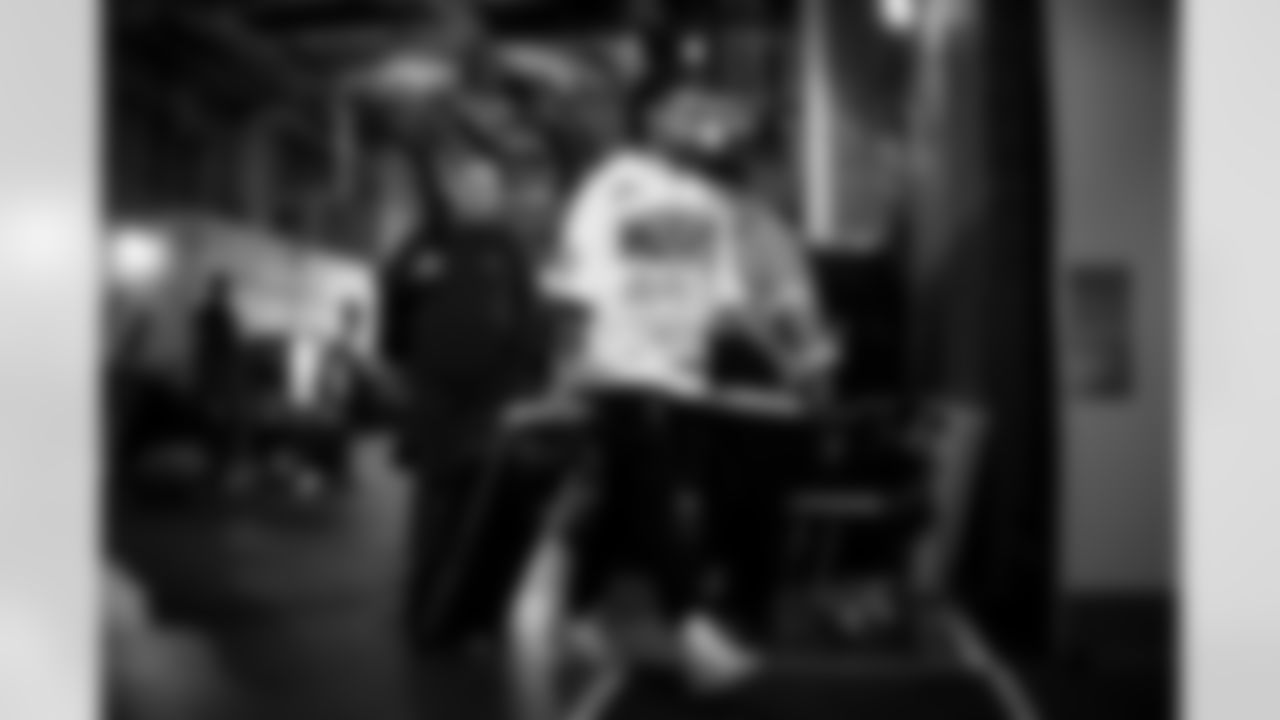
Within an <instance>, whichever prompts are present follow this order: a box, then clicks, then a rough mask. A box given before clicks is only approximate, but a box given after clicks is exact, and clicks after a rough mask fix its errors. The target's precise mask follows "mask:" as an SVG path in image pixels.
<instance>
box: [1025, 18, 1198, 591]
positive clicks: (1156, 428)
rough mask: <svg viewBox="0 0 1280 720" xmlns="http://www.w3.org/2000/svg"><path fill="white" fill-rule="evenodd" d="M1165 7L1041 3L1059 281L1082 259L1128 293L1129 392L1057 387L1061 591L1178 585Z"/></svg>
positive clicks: (1170, 111)
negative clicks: (1124, 274) (1118, 272)
mask: <svg viewBox="0 0 1280 720" xmlns="http://www.w3.org/2000/svg"><path fill="white" fill-rule="evenodd" d="M1171 5H1172V3H1167V2H1160V1H1157V0H1050V2H1049V3H1048V7H1049V11H1050V12H1049V19H1050V25H1049V27H1050V32H1049V40H1050V44H1051V50H1052V55H1051V72H1052V83H1053V85H1052V88H1053V91H1052V103H1053V105H1054V112H1053V116H1052V117H1053V122H1054V124H1055V128H1054V131H1055V133H1056V144H1057V146H1056V155H1057V157H1056V162H1057V164H1056V172H1057V177H1056V178H1055V180H1056V183H1057V212H1058V218H1059V227H1058V241H1059V270H1060V272H1059V278H1060V281H1062V280H1065V277H1066V273H1067V271H1068V269H1069V268H1071V267H1073V266H1074V265H1076V264H1078V263H1080V262H1093V261H1108V262H1112V261H1113V262H1117V263H1121V264H1123V265H1124V266H1125V267H1127V268H1129V271H1130V272H1131V273H1132V277H1133V282H1134V288H1133V296H1134V298H1135V299H1134V302H1135V307H1134V318H1135V320H1134V327H1135V332H1136V336H1135V337H1134V339H1133V342H1134V345H1135V352H1136V360H1135V363H1136V372H1135V380H1136V386H1135V387H1134V388H1133V391H1132V394H1131V395H1129V396H1127V397H1125V398H1121V399H1120V400H1118V401H1116V402H1110V401H1103V400H1094V399H1088V398H1083V397H1078V396H1073V395H1071V394H1070V393H1068V392H1067V391H1066V388H1065V387H1064V391H1063V398H1064V403H1063V408H1064V410H1063V411H1064V413H1065V416H1064V419H1063V420H1064V422H1063V433H1064V437H1063V442H1064V456H1065V462H1066V468H1065V471H1066V472H1065V476H1064V479H1063V492H1064V497H1063V500H1064V503H1063V512H1064V513H1065V517H1064V522H1063V526H1062V527H1063V529H1064V532H1065V538H1064V542H1063V545H1062V548H1063V553H1064V556H1063V558H1062V565H1061V566H1062V568H1063V572H1064V578H1063V580H1064V582H1065V588H1066V590H1067V591H1068V592H1072V591H1075V592H1115V591H1121V592H1124V591H1150V590H1161V589H1166V588H1169V587H1170V586H1171V584H1172V583H1173V581H1174V573H1175V565H1176V557H1175V554H1174V531H1175V523H1174V520H1175V518H1174V512H1175V503H1174V499H1175V496H1176V490H1177V468H1176V466H1175V464H1174V458H1175V454H1176V446H1175V444H1174V430H1175V427H1176V425H1175V410H1176V402H1175V390H1176V386H1175V377H1174V374H1175V371H1176V368H1175V364H1174V361H1175V358H1174V349H1175V337H1174V331H1175V323H1176V314H1175V298H1176V293H1175V288H1174V287H1173V285H1172V282H1173V278H1174V273H1175V259H1176V241H1175V238H1176V234H1175V233H1176V225H1175V205H1174V200H1175V198H1174V194H1173V193H1174V170H1175V168H1174V156H1173V154H1174V150H1175V138H1174V118H1175V116H1174V100H1175V97H1174V93H1175V91H1176V77H1175V75H1174V69H1175V67H1174V66H1175V48H1174V46H1173V43H1174V19H1173V15H1174V13H1173V10H1172V8H1171V7H1170V6H1171ZM1059 289H1060V290H1065V283H1064V282H1060V288H1059ZM1060 298H1061V299H1064V300H1065V295H1064V294H1063V295H1060ZM1060 307H1063V309H1064V311H1065V306H1064V303H1060ZM1060 326H1065V323H1061V324H1060ZM1064 339H1065V338H1064ZM1064 357H1065V354H1064Z"/></svg>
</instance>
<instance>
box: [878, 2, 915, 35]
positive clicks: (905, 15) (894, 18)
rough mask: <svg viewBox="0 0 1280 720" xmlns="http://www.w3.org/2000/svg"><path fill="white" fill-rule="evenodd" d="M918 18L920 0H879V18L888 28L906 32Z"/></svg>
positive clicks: (913, 25)
mask: <svg viewBox="0 0 1280 720" xmlns="http://www.w3.org/2000/svg"><path fill="white" fill-rule="evenodd" d="M919 19H920V0H880V20H881V22H883V23H884V24H885V26H886V27H888V28H889V29H890V30H893V31H895V32H907V31H909V30H911V29H912V28H914V27H915V25H916V22H917V21H918V20H919Z"/></svg>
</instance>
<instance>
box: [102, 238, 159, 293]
mask: <svg viewBox="0 0 1280 720" xmlns="http://www.w3.org/2000/svg"><path fill="white" fill-rule="evenodd" d="M171 252H172V248H171V247H170V245H169V244H168V242H166V239H165V238H164V237H163V236H162V235H160V234H159V233H156V232H154V231H151V230H149V229H145V228H126V229H123V230H121V231H120V232H119V233H118V234H117V235H116V236H115V238H114V239H113V240H112V242H111V247H110V251H109V255H108V262H109V263H110V265H109V272H110V274H111V279H112V280H113V281H114V282H115V283H117V284H118V285H120V286H122V287H125V288H130V289H143V288H147V287H151V286H152V285H154V284H156V283H157V282H159V281H160V280H162V279H163V278H164V276H165V275H167V274H168V272H169V269H170V264H171V262H172V257H171Z"/></svg>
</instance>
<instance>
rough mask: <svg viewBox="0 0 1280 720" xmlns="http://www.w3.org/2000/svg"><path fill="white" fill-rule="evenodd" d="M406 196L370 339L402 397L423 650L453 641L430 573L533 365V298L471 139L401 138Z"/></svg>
mask: <svg viewBox="0 0 1280 720" xmlns="http://www.w3.org/2000/svg"><path fill="white" fill-rule="evenodd" d="M396 152H398V153H399V155H398V158H399V160H400V161H401V162H403V163H404V164H405V165H404V167H405V168H406V169H407V171H408V172H407V174H406V179H407V181H408V183H407V184H408V187H409V188H410V192H409V197H410V198H411V200H410V202H409V203H408V204H407V206H406V207H403V208H400V209H399V210H396V211H395V212H397V213H399V214H400V218H399V221H398V227H392V228H390V230H391V231H394V233H389V234H392V235H393V239H391V240H389V241H388V243H387V251H386V252H384V255H383V260H382V263H381V267H382V270H381V273H382V281H381V285H382V291H383V307H384V313H385V316H386V325H385V326H384V328H383V332H382V333H381V335H382V345H383V350H384V352H385V353H386V355H387V356H388V357H389V359H390V360H391V361H392V362H393V363H394V364H395V365H396V366H397V369H398V372H399V375H400V376H401V379H402V381H403V384H404V386H405V387H406V388H407V389H408V392H409V393H411V395H412V400H411V401H410V403H409V404H410V405H411V406H412V407H411V409H410V411H409V412H408V414H407V416H406V423H405V426H404V430H405V432H404V433H403V434H404V438H403V445H404V446H405V448H406V451H407V453H408V455H409V457H410V460H411V462H412V463H413V464H414V466H415V467H416V468H417V472H416V473H415V474H416V475H417V476H418V478H419V488H418V493H417V500H416V502H417V503H418V510H417V511H416V513H415V515H416V517H415V528H416V529H417V531H418V534H419V537H418V538H417V539H416V540H415V543H414V549H413V551H412V552H413V553H414V554H415V556H416V557H415V558H414V560H413V566H414V569H413V577H412V578H411V580H410V585H411V589H410V601H409V602H410V614H411V616H412V618H411V622H412V623H413V625H414V628H415V635H416V637H417V638H418V639H419V640H420V641H422V642H423V643H425V644H426V645H428V646H431V647H450V646H454V645H456V644H458V643H460V642H462V640H463V639H464V637H463V636H464V635H465V634H466V633H467V632H469V631H470V630H471V629H472V626H473V625H474V621H473V620H472V619H470V618H467V617H462V616H460V615H459V613H462V614H463V615H465V614H466V611H467V605H468V603H467V602H466V600H465V598H464V599H461V600H453V599H450V600H447V601H446V600H443V599H441V598H439V597H438V596H437V594H436V593H435V589H434V586H435V584H436V583H435V580H434V579H435V578H436V577H437V576H438V574H439V573H440V572H441V571H442V569H443V568H445V567H446V566H447V565H448V563H449V562H451V561H452V558H451V557H450V555H451V553H452V552H453V551H454V545H455V535H456V534H457V532H459V524H460V523H461V522H462V521H463V520H464V518H463V517H462V516H463V515H464V513H463V512H462V510H463V509H464V508H465V507H466V506H467V505H468V503H469V502H470V495H471V493H472V492H473V490H474V488H475V485H476V482H475V475H476V472H477V468H478V467H479V466H481V465H483V460H484V459H485V457H486V454H487V453H488V452H489V451H490V445H491V443H490V440H491V439H492V436H493V430H494V426H495V421H496V417H497V415H498V413H499V411H500V408H501V407H502V405H503V404H504V403H505V402H507V401H508V400H509V398H510V397H512V396H513V395H514V394H515V393H517V392H519V388H520V387H521V385H522V384H526V383H527V382H528V380H527V377H528V374H529V372H530V367H531V366H533V365H536V333H537V332H538V330H537V329H538V325H539V323H538V322H537V320H536V318H535V317H532V315H533V314H534V313H536V302H535V300H536V294H535V293H534V292H533V286H532V278H531V277H530V267H529V264H528V262H527V259H526V257H525V254H524V252H523V251H522V250H521V248H520V239H519V237H518V234H517V232H516V230H515V229H514V228H513V227H512V226H511V223H510V218H509V210H510V207H509V204H508V197H507V193H508V186H507V178H506V177H505V175H504V168H503V167H502V165H501V164H500V163H499V162H498V159H497V158H496V157H494V156H493V155H491V154H489V153H488V152H486V149H485V148H484V147H483V146H481V145H479V144H478V143H477V142H476V141H475V140H474V139H472V138H466V137H461V138H457V137H436V138H422V137H408V138H406V139H405V141H404V142H403V143H402V144H401V145H400V146H399V150H397V151H396Z"/></svg>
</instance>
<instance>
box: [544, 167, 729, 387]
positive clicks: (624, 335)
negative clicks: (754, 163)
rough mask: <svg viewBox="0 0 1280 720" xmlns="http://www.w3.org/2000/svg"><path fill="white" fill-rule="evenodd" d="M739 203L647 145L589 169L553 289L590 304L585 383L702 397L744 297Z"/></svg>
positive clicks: (582, 368)
mask: <svg viewBox="0 0 1280 720" xmlns="http://www.w3.org/2000/svg"><path fill="white" fill-rule="evenodd" d="M736 231H737V228H736V218H735V208H734V205H733V202H732V200H731V199H730V198H729V197H728V196H726V195H725V194H724V193H722V192H720V191H719V189H718V188H716V187H715V186H714V185H712V184H711V183H709V182H707V181H705V180H703V179H702V178H700V177H698V176H697V175H695V174H692V173H689V172H686V171H684V170H681V169H680V168H678V167H676V166H674V165H672V164H670V163H668V162H666V161H664V160H663V159H661V158H659V157H653V156H648V155H645V154H642V153H637V152H629V153H621V154H619V155H617V156H615V157H614V158H612V159H610V160H608V161H606V162H605V163H604V164H603V165H601V166H600V167H599V168H598V169H597V170H596V171H595V172H594V173H592V174H591V175H590V176H589V177H588V178H587V179H586V181H585V182H584V183H583V185H582V189H581V190H580V191H579V192H578V194H577V196H576V197H575V198H573V199H572V200H571V202H570V204H569V208H568V212H567V215H566V218H565V224H564V227H563V229H562V233H561V236H560V238H559V243H560V245H559V247H558V248H557V251H558V252H557V256H556V257H555V258H554V260H553V262H552V265H551V267H550V269H549V272H548V274H547V276H546V277H545V278H544V280H545V282H544V287H545V289H546V291H547V292H548V293H549V294H551V295H553V296H556V297H560V298H562V299H566V300H570V301H573V302H576V303H578V304H580V305H581V306H583V307H584V308H586V310H587V320H586V323H587V324H586V327H585V328H584V330H585V332H584V335H583V338H582V343H583V344H582V346H581V347H580V348H579V349H578V350H579V355H578V357H577V358H576V360H577V365H578V368H577V369H578V370H579V372H580V374H581V376H582V377H583V378H584V379H585V380H586V381H587V382H588V383H594V384H604V385H609V386H619V385H623V386H632V387H644V388H646V389H650V390H657V391H660V392H665V393H673V394H678V395H683V396H690V395H692V396H696V395H699V394H702V393H704V392H705V391H706V390H707V385H708V378H707V361H708V356H709V353H710V350H711V347H712V340H713V337H714V330H715V327H716V325H717V323H718V322H719V320H720V318H721V316H722V315H723V313H724V312H726V311H727V310H729V309H731V308H734V307H737V306H740V305H741V304H742V303H743V302H744V299H745V285H744V277H743V272H742V263H741V262H740V261H739V258H738V254H737V253H738V243H737V240H736V238H735V237H734V233H735V232H736Z"/></svg>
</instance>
